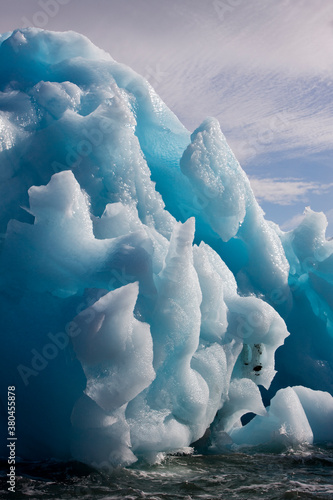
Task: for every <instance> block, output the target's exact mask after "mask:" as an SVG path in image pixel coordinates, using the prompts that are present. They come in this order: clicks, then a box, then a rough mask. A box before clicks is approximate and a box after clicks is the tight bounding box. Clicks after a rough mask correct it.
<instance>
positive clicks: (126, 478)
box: [0, 447, 333, 500]
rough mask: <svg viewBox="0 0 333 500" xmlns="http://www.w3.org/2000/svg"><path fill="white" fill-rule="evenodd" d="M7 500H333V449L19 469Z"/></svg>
mask: <svg viewBox="0 0 333 500" xmlns="http://www.w3.org/2000/svg"><path fill="white" fill-rule="evenodd" d="M2 465H3V468H2V473H1V487H0V498H1V499H7V498H11V499H15V500H16V499H36V500H37V499H38V500H44V499H45V500H46V499H47V500H50V499H68V500H70V499H94V500H95V499H101V500H102V499H103V500H113V499H117V500H118V499H126V500H130V499H131V500H132V499H133V500H134V499H147V500H148V499H149V500H159V499H185V500H192V499H193V500H194V499H207V500H208V499H246V500H248V499H259V498H263V499H267V500H268V499H269V500H271V499H272V500H273V499H300V498H307V499H311V498H312V499H321V498H322V499H333V447H325V448H324V447H322V448H320V447H311V448H306V449H303V450H298V451H293V450H289V451H287V452H285V453H283V454H267V453H266V454H264V453H256V454H252V455H250V454H246V453H235V452H233V453H230V454H225V455H208V456H207V455H205V456H204V455H188V456H168V457H166V459H165V460H163V461H162V462H161V463H159V464H156V465H147V464H146V465H144V464H142V463H141V464H140V463H139V464H136V465H135V466H132V467H131V468H128V469H119V470H116V471H114V472H112V473H111V474H110V473H109V474H106V473H101V472H97V471H95V470H92V469H90V468H88V467H86V466H84V465H82V464H79V463H77V462H69V463H59V462H47V463H30V464H23V463H22V464H19V465H18V469H19V470H18V476H17V479H16V493H10V492H8V490H7V485H6V477H5V475H6V474H7V471H6V464H5V463H3V464H2Z"/></svg>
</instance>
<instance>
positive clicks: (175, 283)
mask: <svg viewBox="0 0 333 500" xmlns="http://www.w3.org/2000/svg"><path fill="white" fill-rule="evenodd" d="M0 62H1V68H2V70H1V74H0V175H1V184H0V194H1V196H0V204H1V211H0V225H1V235H2V237H1V240H0V269H1V273H0V291H1V302H0V307H1V311H0V312H1V318H2V330H1V335H2V351H1V366H2V377H1V387H2V389H1V391H0V394H1V396H0V397H1V402H2V405H1V418H0V427H1V430H2V431H3V432H4V435H6V432H7V416H6V411H5V408H6V407H7V401H6V399H5V398H6V396H7V387H8V386H15V388H16V394H17V408H18V410H17V415H16V418H17V432H18V434H19V440H18V441H17V449H16V453H17V456H20V457H21V458H22V459H26V460H36V459H38V460H41V459H47V458H51V457H52V458H57V459H62V460H67V459H71V458H74V459H76V460H79V461H81V462H84V463H86V464H89V465H92V466H93V467H96V468H105V467H106V468H108V469H110V468H113V467H117V466H127V465H130V464H132V463H134V462H135V461H136V460H138V459H140V458H143V459H147V460H154V459H155V458H156V457H158V456H160V454H161V453H169V452H175V451H179V450H185V449H188V447H189V446H191V445H194V446H195V443H196V442H198V440H201V441H202V439H204V441H205V444H204V449H205V451H206V452H207V453H211V452H219V451H221V450H223V449H224V448H225V446H229V447H230V446H231V447H232V446H242V445H246V446H257V445H262V444H264V445H267V446H271V447H272V448H274V447H276V446H289V445H292V446H294V445H295V444H296V445H297V444H304V443H313V442H325V441H330V440H332V439H333V435H332V424H331V422H332V417H333V413H332V412H333V397H332V394H333V385H332V384H333V382H332V381H333V329H332V328H333V327H332V325H333V313H332V309H333V303H332V297H333V295H332V287H333V280H332V272H333V241H332V240H327V239H326V237H325V230H326V226H327V221H326V218H325V215H324V214H321V213H315V212H312V211H311V209H310V208H308V209H307V210H306V216H305V218H304V220H303V222H302V223H301V224H300V225H299V226H298V227H297V228H296V229H295V230H293V231H290V232H287V233H285V232H283V231H281V229H280V228H279V227H278V226H277V225H275V224H273V223H272V222H270V221H267V220H266V219H265V217H264V213H263V211H262V209H261V208H260V206H259V205H258V203H257V201H256V199H255V197H254V194H253V192H252V189H251V186H250V182H249V180H248V178H247V176H246V174H245V172H244V171H243V170H242V168H241V166H240V165H239V163H238V162H237V160H236V158H235V156H234V155H233V153H232V151H231V149H230V148H229V146H228V144H227V142H226V139H225V137H224V136H223V134H222V132H221V130H220V126H219V123H218V121H217V120H215V119H214V118H208V119H206V120H205V121H204V122H203V123H202V124H201V125H200V126H199V127H198V128H197V129H196V130H195V131H194V132H193V133H192V134H190V133H189V132H188V131H187V130H186V129H185V128H184V126H183V125H182V124H181V123H180V122H179V120H178V119H177V117H176V116H175V115H174V114H173V113H172V112H171V111H170V110H169V109H168V108H167V106H166V105H165V104H164V102H163V101H162V100H161V99H160V98H159V96H158V95H157V94H156V92H155V91H154V89H153V88H152V87H151V85H150V84H149V83H148V82H147V81H146V80H145V79H144V78H142V77H141V76H139V75H138V74H136V73H135V72H134V71H132V70H131V69H130V68H128V67H126V66H124V65H122V64H120V63H118V62H116V61H114V60H113V59H112V57H111V56H110V55H108V54H107V53H105V52H104V51H103V50H101V49H99V48H97V47H95V46H94V45H93V44H92V43H91V42H90V41H89V40H88V39H87V38H85V37H84V36H82V35H79V34H76V33H74V32H67V33H54V32H48V31H44V30H39V29H36V28H27V29H22V30H16V31H14V32H11V33H6V34H4V35H1V36H0ZM250 412H251V413H254V414H255V415H256V416H255V417H254V418H253V419H252V420H251V421H249V422H248V423H246V424H245V421H244V420H242V418H243V417H244V416H246V415H247V414H248V413H250ZM203 436H206V438H203ZM1 454H3V456H5V455H6V450H5V449H3V450H2V451H1Z"/></svg>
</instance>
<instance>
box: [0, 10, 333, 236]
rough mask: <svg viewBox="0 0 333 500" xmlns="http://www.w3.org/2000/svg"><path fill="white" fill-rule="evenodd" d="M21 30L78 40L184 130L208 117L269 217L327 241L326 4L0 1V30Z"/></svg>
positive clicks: (330, 49)
mask: <svg viewBox="0 0 333 500" xmlns="http://www.w3.org/2000/svg"><path fill="white" fill-rule="evenodd" d="M27 25H30V26H36V27H40V28H45V29H50V30H56V31H65V30H70V29H71V30H74V31H78V32H80V33H83V34H85V35H86V36H88V37H89V38H90V39H91V40H92V41H93V42H94V43H95V44H96V45H98V46H100V47H102V48H104V49H105V50H107V51H108V52H110V54H111V55H112V57H113V58H114V59H116V60H117V61H119V62H123V63H125V64H128V65H129V66H131V67H132V68H133V69H135V70H136V71H137V72H139V73H140V74H142V75H144V76H145V77H146V78H147V79H148V80H149V81H150V83H151V84H152V85H153V86H154V87H155V89H156V90H157V92H158V93H159V94H160V95H161V97H162V98H163V99H164V101H165V102H166V103H167V105H168V106H169V107H170V108H171V109H172V110H173V111H174V112H175V113H176V114H177V116H178V117H179V118H180V120H181V121H182V122H183V123H184V125H185V126H186V127H187V128H188V129H189V130H191V131H192V130H194V129H195V128H196V127H197V126H198V125H199V124H200V123H201V122H202V121H203V120H204V119H205V118H206V117H207V116H215V117H216V118H218V119H219V121H220V123H221V128H222V131H223V132H224V134H225V136H226V138H227V140H228V142H229V144H230V146H231V147H232V149H233V151H234V152H235V154H236V156H237V158H238V160H239V161H240V163H241V165H242V166H243V168H244V169H245V171H246V172H247V174H248V175H249V177H250V179H251V183H252V186H253V189H254V191H255V193H256V195H257V198H258V199H259V201H260V204H261V206H262V207H263V209H264V210H265V212H266V214H267V218H269V219H271V220H274V221H275V222H278V223H279V224H280V225H281V226H282V228H283V229H286V230H287V229H290V228H292V227H293V226H294V225H295V224H296V223H297V222H298V221H299V220H300V217H301V215H302V213H303V210H304V208H305V207H306V206H311V208H312V209H313V210H316V211H324V212H325V213H326V215H327V217H328V220H329V222H330V224H329V229H328V235H329V236H332V235H333V203H332V199H333V196H332V195H333V99H332V98H333V1H332V0H0V32H7V31H10V30H13V29H16V28H21V27H25V26H27ZM0 71H1V69H0Z"/></svg>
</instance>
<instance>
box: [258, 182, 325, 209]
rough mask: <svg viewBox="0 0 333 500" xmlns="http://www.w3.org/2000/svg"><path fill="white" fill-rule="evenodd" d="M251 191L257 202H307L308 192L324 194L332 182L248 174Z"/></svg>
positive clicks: (291, 203) (277, 203)
mask: <svg viewBox="0 0 333 500" xmlns="http://www.w3.org/2000/svg"><path fill="white" fill-rule="evenodd" d="M250 182H251V186H252V189H253V192H254V194H255V196H256V198H257V200H258V201H259V202H263V201H264V202H269V203H273V204H276V205H294V204H296V203H298V202H300V201H301V202H305V203H306V202H307V201H308V200H309V195H310V194H316V195H320V194H324V193H327V192H328V191H330V189H332V187H333V183H331V184H326V185H323V184H321V183H319V182H306V181H304V180H302V179H294V178H286V179H280V178H261V179H260V178H256V177H252V176H250Z"/></svg>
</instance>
